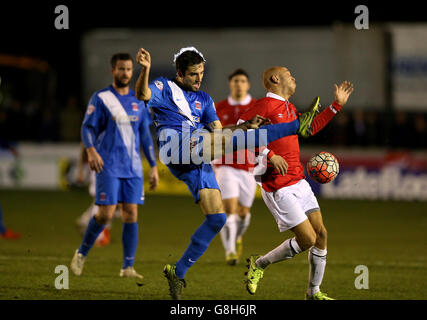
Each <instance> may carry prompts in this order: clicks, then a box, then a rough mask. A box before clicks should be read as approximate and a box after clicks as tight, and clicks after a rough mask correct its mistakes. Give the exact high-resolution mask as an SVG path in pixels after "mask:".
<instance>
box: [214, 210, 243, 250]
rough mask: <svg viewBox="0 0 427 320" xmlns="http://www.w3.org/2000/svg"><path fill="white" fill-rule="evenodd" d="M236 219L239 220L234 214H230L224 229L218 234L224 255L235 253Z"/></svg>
mask: <svg viewBox="0 0 427 320" xmlns="http://www.w3.org/2000/svg"><path fill="white" fill-rule="evenodd" d="M237 219H240V218H239V216H238V215H237V214H236V213H232V214H230V215H229V216H228V217H227V221H226V222H225V225H224V227H222V229H221V231H220V232H219V234H220V236H221V241H222V245H223V247H224V250H225V253H226V254H229V253H234V254H235V253H236V235H237V223H238V221H237Z"/></svg>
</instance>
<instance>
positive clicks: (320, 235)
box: [317, 227, 328, 241]
mask: <svg viewBox="0 0 427 320" xmlns="http://www.w3.org/2000/svg"><path fill="white" fill-rule="evenodd" d="M327 238H328V231H327V230H326V228H325V227H321V228H320V229H319V230H318V231H317V239H318V240H323V241H324V240H326V239H327Z"/></svg>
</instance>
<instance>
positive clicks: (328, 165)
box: [307, 151, 340, 183]
mask: <svg viewBox="0 0 427 320" xmlns="http://www.w3.org/2000/svg"><path fill="white" fill-rule="evenodd" d="M339 171H340V166H339V164H338V160H337V158H335V156H334V155H333V154H331V153H329V152H326V151H322V152H319V153H316V154H314V155H313V156H312V157H311V158H310V160H309V161H308V162H307V172H308V175H309V176H310V177H311V178H312V179H313V180H314V181H316V182H318V183H328V182H331V181H332V180H334V179H335V178H336V176H337V175H338V173H339Z"/></svg>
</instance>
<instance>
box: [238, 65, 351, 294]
mask: <svg viewBox="0 0 427 320" xmlns="http://www.w3.org/2000/svg"><path fill="white" fill-rule="evenodd" d="M263 84H264V87H265V89H266V90H267V91H268V93H267V97H265V98H263V99H259V100H258V101H257V103H256V104H255V106H254V107H253V108H252V109H251V110H249V111H248V112H246V113H245V114H243V115H242V116H241V120H242V121H243V120H245V119H250V118H251V116H252V115H253V114H258V115H261V116H262V117H264V118H267V119H269V120H270V121H271V123H273V124H277V123H286V122H290V121H293V120H294V119H296V118H297V117H298V112H297V110H296V108H295V107H294V105H293V104H292V103H291V102H290V101H289V98H290V97H291V96H292V95H293V94H294V93H295V89H296V83H295V78H294V77H293V76H292V74H291V72H290V71H289V70H288V69H287V68H285V67H271V68H269V69H267V70H265V71H264V73H263ZM334 86H335V92H334V93H335V100H334V102H333V103H332V104H331V105H330V106H329V107H328V108H325V109H324V110H323V111H322V112H321V113H319V114H318V115H316V116H315V118H314V120H313V123H312V130H311V134H313V135H314V134H316V133H317V132H319V131H320V130H321V129H322V128H323V127H324V126H325V125H326V124H327V123H328V122H329V121H330V120H331V119H332V118H333V117H334V116H335V114H336V113H337V112H338V111H339V110H340V109H341V108H342V106H343V105H344V104H345V103H346V102H347V100H348V98H349V96H350V94H351V93H352V92H353V85H352V84H351V83H350V82H348V81H344V82H343V83H341V85H340V86H337V85H334ZM318 103H319V98H318V97H317V98H316V99H315V101H314V104H318ZM267 148H268V149H267V150H270V151H269V153H268V156H267V157H268V158H269V159H270V160H274V159H277V158H283V159H285V160H286V162H287V163H288V170H287V173H286V174H282V173H279V172H277V170H275V169H274V168H273V166H272V165H271V164H269V165H268V166H267V170H266V171H265V173H264V174H262V175H261V176H260V177H259V181H260V184H261V185H262V189H261V192H262V197H263V199H264V202H265V204H266V205H267V207H268V208H269V210H270V212H271V213H272V214H273V217H274V218H275V220H276V222H277V224H278V227H279V230H280V232H284V231H286V230H291V231H292V232H293V233H294V235H295V237H293V238H290V239H287V240H286V241H284V242H283V243H282V244H280V245H279V246H278V247H276V248H274V249H273V250H271V251H270V252H268V253H267V254H265V255H263V256H259V255H252V256H250V257H249V259H248V260H247V261H248V263H249V264H248V272H247V274H246V275H247V277H246V289H247V290H248V292H249V293H250V294H255V292H256V289H257V287H258V283H259V281H260V280H261V278H262V277H263V275H264V270H265V269H266V268H267V266H269V265H270V264H271V263H276V262H279V261H283V260H288V259H291V258H293V257H294V256H295V255H296V254H298V253H301V252H303V251H306V250H309V253H308V261H309V282H308V288H307V292H306V299H310V300H331V298H329V297H328V296H327V295H326V294H325V293H322V292H321V291H320V284H321V283H322V280H323V275H324V272H325V267H326V254H327V250H326V241H327V233H326V228H325V226H324V224H323V220H322V214H321V212H320V207H319V204H318V202H317V199H316V197H315V196H314V194H313V191H312V190H311V188H310V185H309V184H308V182H307V181H306V180H305V179H304V174H303V166H302V164H301V161H300V151H299V142H298V136H297V135H290V136H287V137H283V138H280V139H278V140H276V141H273V142H271V143H269V144H268V146H267Z"/></svg>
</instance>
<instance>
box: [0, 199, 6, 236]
mask: <svg viewBox="0 0 427 320" xmlns="http://www.w3.org/2000/svg"><path fill="white" fill-rule="evenodd" d="M5 232H6V226H5V225H4V222H3V209H2V208H1V205H0V233H1V234H3V233H5Z"/></svg>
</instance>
